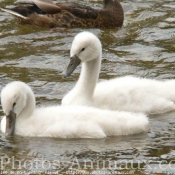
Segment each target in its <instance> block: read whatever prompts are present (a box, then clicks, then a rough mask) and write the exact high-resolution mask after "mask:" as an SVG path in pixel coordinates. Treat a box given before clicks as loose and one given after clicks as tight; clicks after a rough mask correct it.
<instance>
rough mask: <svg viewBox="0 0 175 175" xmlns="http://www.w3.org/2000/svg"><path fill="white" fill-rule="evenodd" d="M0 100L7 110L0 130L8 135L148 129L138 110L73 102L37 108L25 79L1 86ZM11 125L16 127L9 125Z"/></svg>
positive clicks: (89, 135) (108, 133)
mask: <svg viewBox="0 0 175 175" xmlns="http://www.w3.org/2000/svg"><path fill="white" fill-rule="evenodd" d="M1 103H2V107H3V111H4V113H5V114H6V116H4V117H3V119H2V121H1V130H2V132H3V133H6V134H7V135H12V134H15V135H21V136H30V137H58V138H104V137H107V136H112V135H113V136H115V135H128V134H134V133H139V132H144V131H147V130H148V129H149V121H148V118H147V117H146V116H145V115H144V114H139V113H138V114H136V113H130V112H115V111H109V110H100V109H96V108H93V107H84V106H73V105H72V106H50V107H39V108H35V98H34V94H33V92H32V90H31V89H30V87H29V86H27V85H26V84H25V83H23V82H18V81H17V82H12V83H9V84H7V86H6V87H5V88H4V89H3V90H2V92H1ZM14 118H15V122H13V119H14ZM9 121H10V122H9ZM8 122H9V123H8ZM13 123H14V124H13ZM12 127H14V128H13V129H10V128H12ZM12 130H13V131H12Z"/></svg>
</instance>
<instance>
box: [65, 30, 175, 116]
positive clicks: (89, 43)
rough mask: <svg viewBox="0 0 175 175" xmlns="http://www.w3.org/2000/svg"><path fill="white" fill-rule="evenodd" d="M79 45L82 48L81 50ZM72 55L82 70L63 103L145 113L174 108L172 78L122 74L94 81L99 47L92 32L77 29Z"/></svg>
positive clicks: (99, 53)
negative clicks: (148, 77)
mask: <svg viewBox="0 0 175 175" xmlns="http://www.w3.org/2000/svg"><path fill="white" fill-rule="evenodd" d="M82 48H85V50H84V51H83V52H82V51H81V50H82ZM74 55H77V56H78V57H79V58H80V60H81V62H82V70H81V74H80V77H79V80H78V82H77V84H76V85H75V87H74V88H73V89H72V90H71V91H70V92H69V93H68V94H67V95H66V96H65V97H64V98H63V100H62V104H63V105H72V104H78V105H88V106H94V107H98V108H102V109H110V110H125V111H132V112H143V113H147V114H159V113H165V112H169V111H172V110H175V104H174V102H175V80H166V81H158V80H153V79H145V78H137V77H133V76H126V77H120V78H115V79H111V80H108V81H103V82H100V83H97V81H98V77H99V72H100V66H101V57H102V48H101V43H100V41H99V39H98V38H97V37H96V36H95V35H93V34H92V33H90V32H81V33H79V34H78V35H77V36H76V37H75V38H74V40H73V43H72V47H71V51H70V56H71V57H72V56H74Z"/></svg>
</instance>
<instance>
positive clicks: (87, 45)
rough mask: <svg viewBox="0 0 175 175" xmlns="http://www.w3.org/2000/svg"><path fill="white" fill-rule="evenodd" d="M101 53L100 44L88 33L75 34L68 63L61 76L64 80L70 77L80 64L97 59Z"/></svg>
mask: <svg viewBox="0 0 175 175" xmlns="http://www.w3.org/2000/svg"><path fill="white" fill-rule="evenodd" d="M101 52H102V51H101V42H100V40H99V39H98V38H97V37H96V36H95V35H94V34H92V33H90V32H81V33H79V34H77V35H76V36H75V38H74V40H73V42H72V46H71V50H70V62H69V64H68V65H67V67H66V69H65V70H64V71H63V73H62V76H63V77H64V78H66V77H68V76H70V75H71V74H72V72H73V71H74V70H75V68H76V67H77V66H78V65H79V64H80V63H84V62H88V61H92V60H95V59H97V58H99V57H100V56H101V55H100V54H101Z"/></svg>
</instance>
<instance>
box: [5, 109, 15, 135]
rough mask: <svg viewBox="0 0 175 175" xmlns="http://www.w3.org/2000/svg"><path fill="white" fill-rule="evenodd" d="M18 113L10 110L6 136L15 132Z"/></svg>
mask: <svg viewBox="0 0 175 175" xmlns="http://www.w3.org/2000/svg"><path fill="white" fill-rule="evenodd" d="M15 123H16V114H15V113H14V112H13V111H10V113H9V115H6V132H5V134H6V136H11V135H13V134H14V132H15Z"/></svg>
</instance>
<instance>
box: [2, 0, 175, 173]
mask: <svg viewBox="0 0 175 175" xmlns="http://www.w3.org/2000/svg"><path fill="white" fill-rule="evenodd" d="M81 2H82V3H84V4H87V5H89V4H90V5H91V6H93V7H100V6H101V1H97V2H96V1H95V2H88V1H81ZM121 2H122V5H123V7H124V9H125V22H124V26H123V28H122V29H121V30H117V29H113V30H101V29H89V31H91V32H93V33H95V34H96V35H97V36H98V37H99V38H100V40H101V41H102V45H103V64H102V71H101V75H100V79H101V80H103V79H109V78H113V77H118V76H124V75H136V76H141V77H147V78H153V79H174V78H175V73H174V72H175V71H174V67H175V56H174V50H175V17H174V10H175V2H174V1H173V0H164V1H158V0H154V1H153V0H147V1H142V0H130V1H129V2H128V1H127V0H121ZM13 4H14V2H13V1H12V0H0V6H7V5H8V6H13ZM80 31H83V29H64V28H60V29H59V28H57V29H54V30H53V29H52V30H51V29H46V28H38V27H33V26H22V25H19V24H17V23H16V21H15V20H14V18H13V17H12V16H10V15H9V14H7V13H4V12H0V70H1V73H0V89H1V88H2V87H3V86H4V85H5V84H6V83H8V82H11V81H14V80H21V81H24V82H26V83H28V84H29V85H30V86H31V87H32V89H33V90H34V93H35V96H36V100H37V105H39V106H40V105H52V104H60V102H61V99H62V97H63V96H64V95H65V94H66V93H67V91H68V90H70V89H71V88H72V87H73V86H74V84H75V82H76V81H77V79H78V76H79V71H80V68H79V69H77V70H76V71H75V73H74V74H73V75H72V76H71V77H70V78H68V79H62V78H61V73H62V71H63V70H64V68H65V65H66V64H67V62H68V60H69V50H70V46H71V42H72V40H73V37H74V36H75V35H76V34H77V33H78V32H80ZM0 115H3V112H2V109H0ZM150 117H151V119H150V123H151V131H150V132H149V133H148V134H138V135H132V136H119V137H108V138H105V139H99V140H95V139H66V140H64V139H57V138H23V137H19V136H14V137H12V138H5V137H4V135H3V134H2V133H0V157H1V159H0V160H1V161H0V163H1V164H0V166H1V168H0V174H10V173H11V174H44V173H45V174H46V172H45V171H47V173H50V174H54V173H55V174H64V175H65V174H75V173H76V174H90V173H91V174H124V173H125V174H139V175H140V174H152V175H158V174H161V175H165V174H175V149H174V145H175V141H174V138H175V116H174V113H170V114H164V115H161V116H160V115H157V116H150ZM70 167H72V168H74V171H72V172H71V171H70V169H69V168H70ZM78 169H79V171H78ZM3 170H4V171H3ZM76 170H77V172H76ZM13 171H15V172H13ZM49 171H52V172H49Z"/></svg>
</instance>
